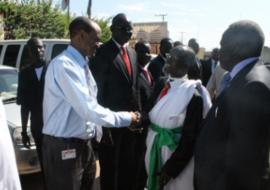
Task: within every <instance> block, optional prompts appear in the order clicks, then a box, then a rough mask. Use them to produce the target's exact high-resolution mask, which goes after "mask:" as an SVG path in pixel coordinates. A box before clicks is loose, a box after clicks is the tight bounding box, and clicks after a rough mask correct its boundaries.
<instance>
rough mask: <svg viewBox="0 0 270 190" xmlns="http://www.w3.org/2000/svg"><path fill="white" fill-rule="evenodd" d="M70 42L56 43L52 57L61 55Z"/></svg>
mask: <svg viewBox="0 0 270 190" xmlns="http://www.w3.org/2000/svg"><path fill="white" fill-rule="evenodd" d="M67 46H68V44H55V45H54V46H53V49H52V56H51V59H53V58H55V57H56V56H57V55H59V54H60V53H61V52H62V51H64V50H65V49H66V48H67Z"/></svg>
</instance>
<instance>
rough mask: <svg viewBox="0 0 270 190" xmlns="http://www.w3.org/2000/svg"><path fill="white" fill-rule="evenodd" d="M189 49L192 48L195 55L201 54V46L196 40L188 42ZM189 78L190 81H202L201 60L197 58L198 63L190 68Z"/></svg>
mask: <svg viewBox="0 0 270 190" xmlns="http://www.w3.org/2000/svg"><path fill="white" fill-rule="evenodd" d="M188 47H190V48H191V49H192V50H193V51H194V53H195V55H197V54H198V53H199V50H200V46H199V43H198V42H197V41H196V39H195V38H191V39H190V40H189V41H188ZM188 78H190V79H202V64H201V61H200V59H199V58H198V57H197V56H196V62H195V63H194V64H192V65H190V67H189V71H188Z"/></svg>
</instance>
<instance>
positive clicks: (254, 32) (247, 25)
mask: <svg viewBox="0 0 270 190" xmlns="http://www.w3.org/2000/svg"><path fill="white" fill-rule="evenodd" d="M263 45H264V34H263V31H262V29H261V28H260V26H259V25H258V24H257V23H255V22H253V21H249V20H242V21H238V22H235V23H233V24H231V25H230V26H229V28H228V29H227V30H226V31H225V32H224V33H223V35H222V39H221V42H220V46H221V48H220V64H221V66H222V67H223V68H224V69H226V70H229V71H230V70H231V69H232V68H233V67H234V65H236V64H237V63H239V62H240V61H242V60H244V59H246V58H249V57H258V56H260V54H261V51H262V48H263Z"/></svg>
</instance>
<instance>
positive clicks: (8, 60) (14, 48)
mask: <svg viewBox="0 0 270 190" xmlns="http://www.w3.org/2000/svg"><path fill="white" fill-rule="evenodd" d="M19 50H20V45H9V46H8V47H7V49H6V53H5V57H4V65H8V66H11V67H16V61H17V57H18V54H19Z"/></svg>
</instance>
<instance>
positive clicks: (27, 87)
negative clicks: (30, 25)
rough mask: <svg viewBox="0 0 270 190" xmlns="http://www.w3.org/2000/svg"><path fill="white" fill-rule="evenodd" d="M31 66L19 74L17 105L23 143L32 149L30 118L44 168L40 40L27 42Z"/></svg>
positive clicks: (42, 58) (43, 69)
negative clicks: (28, 127) (19, 113)
mask: <svg viewBox="0 0 270 190" xmlns="http://www.w3.org/2000/svg"><path fill="white" fill-rule="evenodd" d="M27 48H28V52H29V57H30V60H31V64H30V65H28V66H27V67H25V68H24V69H22V70H21V71H20V73H19V81H18V93H17V104H19V105H21V123H22V133H21V135H22V141H23V144H24V146H25V147H27V148H30V138H29V136H28V133H27V123H28V118H29V116H30V120H31V123H30V128H31V133H32V136H33V138H34V141H35V144H36V149H37V153H38V157H39V161H40V163H41V166H42V152H41V146H42V126H43V119H42V101H43V90H44V77H45V72H46V64H45V58H44V46H43V43H42V41H41V40H40V39H39V38H36V37H32V38H31V39H29V40H28V42H27Z"/></svg>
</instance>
